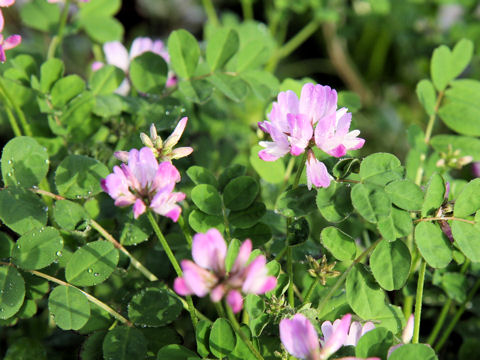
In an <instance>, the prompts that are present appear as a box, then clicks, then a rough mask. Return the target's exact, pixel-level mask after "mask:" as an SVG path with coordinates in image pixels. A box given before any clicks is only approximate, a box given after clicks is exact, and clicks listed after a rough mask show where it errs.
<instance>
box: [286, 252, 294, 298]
mask: <svg viewBox="0 0 480 360" xmlns="http://www.w3.org/2000/svg"><path fill="white" fill-rule="evenodd" d="M292 260H293V259H292V247H291V246H288V248H287V274H288V281H289V282H288V304H289V305H290V306H291V307H295V297H294V292H293V261H292Z"/></svg>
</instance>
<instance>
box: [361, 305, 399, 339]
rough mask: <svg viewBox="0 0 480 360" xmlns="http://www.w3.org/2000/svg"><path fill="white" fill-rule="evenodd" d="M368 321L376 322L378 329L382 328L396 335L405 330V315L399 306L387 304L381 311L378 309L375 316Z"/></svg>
mask: <svg viewBox="0 0 480 360" xmlns="http://www.w3.org/2000/svg"><path fill="white" fill-rule="evenodd" d="M369 320H371V321H373V322H374V323H375V322H378V323H379V324H380V325H379V327H383V328H385V329H387V330H389V331H391V332H392V333H394V334H398V333H400V332H401V331H402V329H404V328H405V325H406V324H405V323H406V321H405V315H403V310H402V308H401V307H399V306H395V305H390V304H387V305H385V306H383V307H382V308H381V309H378V311H377V313H376V314H375V316H372V317H371V318H369Z"/></svg>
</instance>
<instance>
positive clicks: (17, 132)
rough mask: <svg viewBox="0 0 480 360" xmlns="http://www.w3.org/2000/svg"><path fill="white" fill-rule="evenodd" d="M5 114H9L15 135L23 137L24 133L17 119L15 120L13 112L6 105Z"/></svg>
mask: <svg viewBox="0 0 480 360" xmlns="http://www.w3.org/2000/svg"><path fill="white" fill-rule="evenodd" d="M5 112H6V113H7V117H8V122H9V123H10V126H11V127H12V131H13V135H15V136H22V131H21V130H20V128H19V127H18V124H17V119H15V116H13V114H12V111H11V110H10V109H9V108H8V106H7V105H6V104H5Z"/></svg>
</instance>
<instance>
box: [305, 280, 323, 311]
mask: <svg viewBox="0 0 480 360" xmlns="http://www.w3.org/2000/svg"><path fill="white" fill-rule="evenodd" d="M319 281H320V279H319V278H318V277H316V278H315V280H314V281H313V282H312V284H311V285H310V287H309V288H308V290H307V293H306V294H305V297H304V298H303V304H302V306H303V305H305V304H306V303H308V300H310V296H311V295H312V293H313V290H315V288H316V287H317V285H318V282H319ZM302 306H300V307H302Z"/></svg>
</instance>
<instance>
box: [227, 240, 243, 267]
mask: <svg viewBox="0 0 480 360" xmlns="http://www.w3.org/2000/svg"><path fill="white" fill-rule="evenodd" d="M241 245H242V243H241V242H240V240H238V239H232V241H231V242H230V244H228V249H227V255H226V256H225V270H226V271H227V272H230V270H232V267H233V264H234V263H235V260H236V259H237V256H238V250H239V249H240V246H241Z"/></svg>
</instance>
